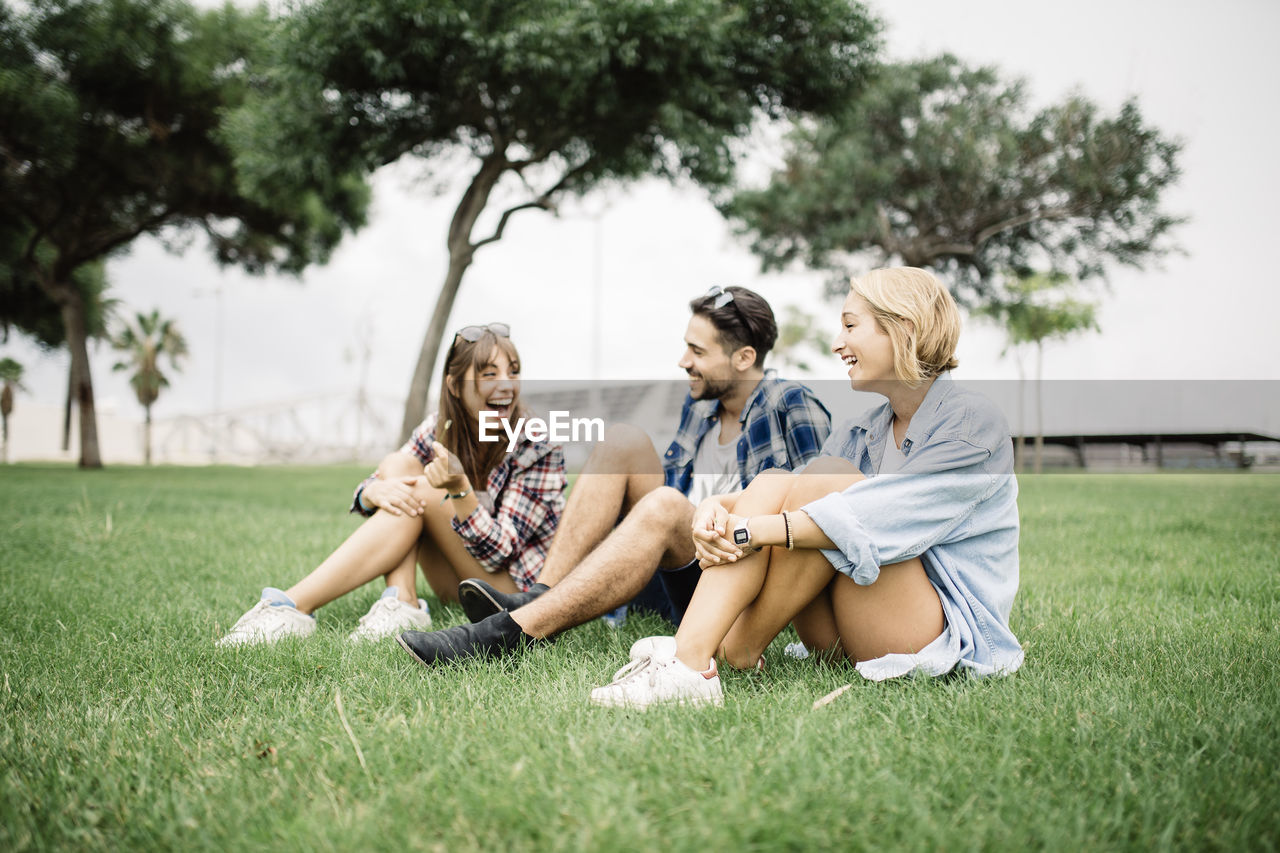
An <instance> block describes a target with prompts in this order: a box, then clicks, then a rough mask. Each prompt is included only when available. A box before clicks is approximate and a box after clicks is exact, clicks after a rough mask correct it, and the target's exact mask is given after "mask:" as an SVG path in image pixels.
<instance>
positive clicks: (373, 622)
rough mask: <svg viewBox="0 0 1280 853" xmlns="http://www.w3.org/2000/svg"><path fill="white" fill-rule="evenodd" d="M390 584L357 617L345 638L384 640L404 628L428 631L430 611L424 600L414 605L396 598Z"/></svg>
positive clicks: (429, 628)
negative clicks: (352, 628)
mask: <svg viewBox="0 0 1280 853" xmlns="http://www.w3.org/2000/svg"><path fill="white" fill-rule="evenodd" d="M396 593H397V590H396V588H395V587H394V586H389V587H387V589H386V591H385V592H383V593H382V597H381V598H379V599H378V600H377V601H375V602H374V603H373V606H372V607H370V608H369V612H368V613H366V614H365V615H363V616H361V617H360V624H359V625H358V626H357V627H356V629H355V630H354V631H352V632H351V636H350V637H349V638H348V639H350V640H351V641H352V642H360V641H364V640H369V641H372V640H384V639H386V638H387V637H395V636H398V635H399V634H400V633H402V632H404V631H430V630H431V614H430V612H428V611H427V603H426V602H425V601H423V600H422V599H421V598H419V599H418V606H417V607H414V606H413V605H412V604H409V603H408V602H406V601H401V600H400V599H399V598H397V597H396Z"/></svg>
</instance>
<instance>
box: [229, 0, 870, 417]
mask: <svg viewBox="0 0 1280 853" xmlns="http://www.w3.org/2000/svg"><path fill="white" fill-rule="evenodd" d="M284 23H285V25H286V34H287V37H286V38H285V39H284V40H283V41H282V42H281V45H280V48H281V61H280V63H279V68H280V69H281V70H280V72H279V74H278V75H277V77H276V79H275V87H274V89H273V90H272V91H271V92H270V93H269V94H267V95H265V96H264V97H262V98H261V99H259V100H257V101H256V102H255V103H253V104H252V105H251V106H250V107H249V108H246V109H245V110H244V111H242V112H241V113H240V114H239V118H238V120H237V123H236V129H237V134H238V138H239V140H240V143H239V144H240V146H241V159H240V161H239V163H240V166H241V168H242V170H243V171H244V173H245V174H246V175H247V176H249V179H250V182H251V184H252V185H253V186H255V187H256V190H257V192H258V193H259V194H260V196H262V197H269V196H271V195H273V194H275V193H277V192H281V191H285V192H294V191H296V188H297V187H300V186H301V187H307V186H312V185H317V184H318V185H326V184H327V183H329V182H330V181H331V180H332V174H333V172H334V170H335V169H336V170H338V171H343V170H348V169H351V170H362V171H364V172H366V173H367V172H372V171H373V170H375V169H377V168H379V167H381V166H383V165H385V164H388V163H391V162H394V161H396V160H398V159H400V158H401V157H405V156H411V157H419V158H423V159H424V160H431V159H432V158H435V159H434V161H433V162H435V163H436V164H442V168H449V169H456V168H457V164H458V162H459V159H460V158H459V156H453V157H448V156H445V155H447V154H450V153H453V154H454V155H459V154H461V156H463V157H466V158H467V162H468V165H467V166H466V167H465V168H466V169H467V171H468V172H469V173H470V179H469V181H468V183H467V186H466V189H465V190H464V191H463V192H462V194H461V197H460V198H459V199H458V200H457V204H456V208H455V210H454V214H453V218H452V221H451V223H450V226H449V230H448V234H447V236H446V244H447V248H448V255H449V261H448V269H447V272H446V273H445V276H444V281H443V283H442V284H441V286H440V291H439V295H438V297H437V300H436V305H435V309H434V312H433V314H432V317H431V321H430V324H429V326H428V328H427V333H426V335H425V337H424V339H423V343H422V348H421V350H420V352H419V355H418V361H417V366H416V368H415V371H414V375H413V380H412V382H411V385H410V389H409V394H408V396H407V400H406V403H405V412H404V418H403V425H402V432H403V433H404V434H405V435H407V434H408V433H409V431H410V430H411V429H412V428H413V427H414V426H415V425H416V424H417V423H418V421H420V420H421V418H422V416H423V413H424V411H425V409H426V404H427V390H428V386H429V385H430V381H431V376H432V372H433V370H434V366H435V358H436V353H437V352H438V350H439V348H440V343H441V341H442V339H443V335H444V331H445V327H446V324H447V323H448V318H449V314H450V311H451V309H452V307H453V303H454V299H455V297H456V296H457V293H458V289H459V287H460V285H461V283H462V279H463V275H464V273H465V272H466V270H467V268H468V266H469V265H470V264H471V262H472V260H473V258H474V256H475V253H476V251H477V250H478V249H480V248H481V247H482V246H485V245H488V244H490V243H493V242H495V241H497V240H500V239H501V238H502V235H503V232H504V229H505V228H506V226H507V224H508V222H509V220H510V218H511V217H512V216H513V215H514V214H516V213H518V212H520V211H523V210H531V209H542V210H555V207H556V204H557V200H558V199H561V198H563V197H565V196H567V195H570V194H580V193H583V192H585V191H586V190H588V189H590V188H591V187H593V186H596V185H598V184H600V183H601V182H605V181H611V180H625V179H629V178H634V177H637V176H640V175H644V174H656V175H661V176H665V177H669V178H673V179H674V178H677V177H682V176H687V177H689V178H692V179H693V180H694V181H697V182H699V183H701V184H703V185H705V186H708V187H712V188H715V187H723V186H725V185H726V184H727V183H728V181H729V180H730V176H731V174H732V167H733V163H734V160H735V147H734V145H733V142H734V140H736V139H740V138H742V137H744V136H745V135H746V134H747V133H748V132H749V131H750V129H751V127H752V124H753V122H754V121H755V120H756V119H757V118H758V117H759V116H761V115H766V116H770V117H780V116H782V115H784V114H786V113H788V112H790V111H796V110H799V111H827V110H829V109H831V108H833V107H834V105H835V104H837V103H839V102H842V101H844V100H845V99H847V98H849V97H850V96H851V95H852V94H854V93H856V92H857V90H858V88H859V87H860V86H861V85H862V82H863V79H864V77H865V75H866V72H867V69H868V66H869V64H870V60H871V59H872V58H873V56H874V52H875V50H876V48H877V43H876V32H877V29H878V25H877V23H876V22H875V21H874V20H873V19H872V18H871V17H870V16H869V14H868V13H867V12H866V11H865V10H864V9H863V8H862V7H861V6H860V5H859V4H857V3H856V2H853V0H722V2H711V0H668V2H663V3H653V2H650V0H536V2H534V0H437V2H433V3H431V4H423V3H421V2H420V0H317V2H315V3H313V4H310V5H306V6H302V7H300V8H299V9H298V10H297V11H296V12H295V13H294V14H293V15H292V16H291V17H290V18H288V19H287V20H286V21H285V22H284ZM498 199H502V200H503V201H502V211H501V214H500V215H498V216H497V221H496V223H494V225H493V227H492V231H489V229H488V227H487V226H486V227H484V228H483V229H482V230H481V234H483V236H480V235H478V234H477V221H478V220H479V219H480V216H481V214H482V213H484V212H485V210H486V206H487V205H489V204H490V202H491V200H492V201H497V200H498Z"/></svg>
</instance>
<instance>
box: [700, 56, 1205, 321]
mask: <svg viewBox="0 0 1280 853" xmlns="http://www.w3.org/2000/svg"><path fill="white" fill-rule="evenodd" d="M1026 113H1027V110H1026V96H1025V91H1024V86H1023V84H1022V83H1021V82H1019V81H1014V82H1005V81H1003V80H1002V79H1001V78H1000V77H999V76H998V74H997V72H996V71H995V70H994V69H991V68H979V69H970V68H966V67H965V66H963V65H962V64H961V63H960V62H959V61H957V60H956V59H954V58H953V57H950V56H943V57H941V58H938V59H934V60H930V61H924V62H915V63H908V64H903V65H889V66H885V67H883V68H882V69H881V72H880V74H879V75H878V76H877V77H876V78H875V79H874V81H872V82H871V83H870V85H868V86H867V87H866V88H865V89H864V90H863V91H862V92H861V93H859V94H858V95H857V96H856V97H854V98H853V99H852V100H851V101H850V103H849V104H848V107H847V109H845V110H843V111H841V112H840V113H839V114H838V115H837V116H835V117H834V118H831V119H827V120H821V121H806V122H802V123H800V124H798V125H797V126H796V127H795V129H794V131H793V133H792V134H791V135H790V138H789V142H788V148H787V153H786V156H785V165H784V166H783V168H782V169H780V170H779V171H777V172H776V173H775V174H774V175H773V176H772V178H771V180H770V182H769V184H768V185H767V186H766V187H764V188H763V189H744V190H742V191H740V192H738V193H736V194H735V195H734V196H733V198H732V199H730V200H729V201H728V203H726V204H725V205H723V206H722V211H723V212H724V213H725V214H726V215H727V216H728V217H730V218H731V219H732V220H733V221H735V222H736V223H737V224H738V226H739V228H740V230H741V231H742V232H743V233H744V234H746V235H747V236H748V237H749V239H750V242H751V248H752V249H753V250H754V251H755V252H756V253H757V254H758V255H759V256H760V257H761V258H762V260H763V263H764V266H765V268H766V269H770V268H774V269H776V268H782V267H785V266H786V265H788V264H790V263H791V262H793V261H803V262H804V263H806V264H808V265H809V266H812V267H815V268H819V269H831V270H835V271H839V272H840V273H842V274H847V270H848V267H849V261H850V259H851V256H854V255H858V254H859V253H865V254H870V255H871V256H872V260H873V261H875V262H876V264H877V265H878V264H887V263H895V262H900V263H903V264H906V265H909V266H918V267H931V268H933V269H934V270H935V271H937V272H938V273H940V274H941V275H942V276H943V277H944V279H946V280H947V281H948V282H949V284H950V286H951V289H952V291H953V293H954V294H955V295H956V297H957V299H958V300H959V301H960V302H961V303H962V304H965V305H969V306H977V305H981V304H983V303H984V302H985V301H986V300H988V299H989V298H992V297H993V296H994V295H995V294H994V288H995V287H996V286H997V285H998V279H999V277H1000V275H1002V274H1004V273H1006V272H1012V273H1013V274H1014V275H1019V276H1023V275H1029V274H1031V273H1032V272H1034V271H1035V270H1036V269H1049V270H1052V271H1055V272H1062V273H1066V274H1070V275H1071V276H1072V277H1073V278H1076V279H1078V280H1085V279H1090V278H1097V277H1101V276H1103V275H1104V274H1105V271H1106V268H1107V266H1108V264H1109V263H1112V262H1114V263H1119V264H1126V265H1130V266H1134V267H1142V266H1143V265H1144V264H1146V263H1147V262H1149V261H1151V260H1153V259H1156V258H1159V257H1161V256H1162V255H1164V254H1166V253H1167V252H1169V251H1171V250H1172V248H1173V247H1172V246H1171V245H1170V244H1169V243H1168V242H1167V240H1168V237H1169V232H1170V231H1171V230H1172V229H1173V227H1174V226H1175V225H1177V224H1178V223H1179V222H1181V221H1182V220H1180V219H1178V218H1176V217H1173V216H1170V215H1168V214H1167V213H1165V212H1163V211H1162V210H1161V207H1160V202H1161V197H1162V195H1163V194H1164V192H1165V190H1166V189H1168V188H1169V187H1170V186H1171V185H1172V184H1173V183H1174V181H1175V180H1176V179H1177V177H1178V174H1179V170H1178V165H1177V155H1178V152H1179V149H1180V145H1179V143H1178V142H1175V141H1170V140H1168V139H1166V138H1164V137H1163V136H1162V135H1161V134H1160V132H1159V131H1158V130H1157V129H1155V128H1152V127H1150V126H1148V125H1146V124H1145V123H1144V122H1143V119H1142V115H1141V113H1140V111H1139V109H1138V105H1137V103H1136V102H1134V101H1129V102H1127V103H1125V104H1124V105H1123V106H1122V107H1121V108H1120V111H1119V113H1118V114H1116V115H1114V116H1107V115H1104V114H1103V113H1102V111H1101V110H1100V109H1099V108H1098V107H1097V106H1095V105H1094V104H1092V103H1090V102H1089V101H1088V100H1086V99H1085V98H1083V97H1081V96H1078V95H1077V96H1073V97H1069V98H1067V99H1066V100H1064V101H1063V102H1062V103H1060V104H1057V105H1055V106H1051V107H1047V108H1045V109H1042V110H1040V111H1039V112H1037V113H1035V114H1034V115H1031V116H1030V117H1029V118H1027V117H1026ZM861 260H863V261H865V260H866V258H863V259H861Z"/></svg>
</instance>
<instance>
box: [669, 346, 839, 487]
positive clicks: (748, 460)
mask: <svg viewBox="0 0 1280 853" xmlns="http://www.w3.org/2000/svg"><path fill="white" fill-rule="evenodd" d="M719 416H720V401H719V400H695V399H693V397H692V396H689V397H685V401H684V408H683V409H681V410H680V427H679V429H677V430H676V437H675V440H674V441H672V442H671V446H670V447H668V448H667V452H666V455H665V456H663V458H662V470H663V473H664V474H665V475H666V484H667V485H668V486H671V487H672V488H674V489H679V490H680V491H681V492H683V493H684V494H686V495H687V494H689V488H690V486H691V485H692V484H693V459H694V457H695V456H697V455H698V445H700V444H701V443H702V438H703V436H705V435H706V434H707V433H708V432H710V431H711V428H712V427H714V426H715V425H716V424H717V423H718V422H719ZM738 422H739V423H741V424H742V435H740V436H739V437H738V475H739V476H740V477H741V478H742V483H741V486H742V488H744V489H745V488H746V487H747V484H748V483H750V482H751V480H752V479H753V478H755V477H756V476H757V475H758V474H759V473H760V472H761V471H764V470H766V469H768V468H785V469H787V470H790V469H792V468H798V467H799V466H801V465H803V464H804V463H806V462H808V461H809V460H810V459H813V458H815V457H817V456H818V453H819V451H820V450H821V449H822V443H823V442H824V441H826V440H827V436H828V435H829V434H830V433H831V413H830V412H828V411H827V407H826V406H824V405H822V402H821V401H820V400H818V398H817V396H816V395H815V394H814V393H813V391H812V390H810V389H809V388H807V387H806V386H804V385H801V384H800V383H799V382H791V381H789V380H786V379H779V378H778V377H777V374H775V373H774V371H772V370H770V371H767V372H766V373H765V375H764V378H763V379H761V380H760V384H758V385H757V386H756V390H755V391H754V392H753V393H752V394H751V396H750V397H749V398H747V404H746V405H745V406H743V407H742V415H741V416H740V417H739V418H738Z"/></svg>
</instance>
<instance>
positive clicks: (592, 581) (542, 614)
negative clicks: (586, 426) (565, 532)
mask: <svg viewBox="0 0 1280 853" xmlns="http://www.w3.org/2000/svg"><path fill="white" fill-rule="evenodd" d="M575 488H576V487H575ZM693 509H694V507H693V504H692V503H690V502H689V499H688V498H687V497H685V496H684V495H682V494H681V493H680V492H678V491H676V490H675V489H672V488H668V487H666V486H662V487H660V488H657V489H655V490H653V491H651V492H649V493H648V494H647V495H645V496H644V497H643V498H641V499H640V501H639V502H638V503H637V504H636V505H635V507H634V508H633V509H632V510H631V512H629V513H628V514H627V517H626V518H625V519H623V521H622V523H621V524H619V525H618V526H617V528H616V529H615V530H614V531H613V532H612V533H610V534H609V535H608V536H607V537H605V539H604V541H603V542H601V543H600V545H599V546H598V547H597V548H595V549H594V550H592V551H591V552H590V553H589V554H587V555H585V557H584V558H583V559H582V561H581V562H579V563H578V565H577V568H575V569H574V570H573V571H572V572H569V573H568V574H567V575H566V576H565V577H564V579H563V580H562V581H561V582H560V583H558V584H556V585H555V586H554V587H552V588H551V589H550V590H549V591H548V592H545V593H543V594H542V595H540V596H539V597H538V598H536V599H534V600H533V601H531V602H529V603H528V604H526V605H524V606H523V607H520V608H517V609H515V610H513V611H511V618H512V619H513V620H515V622H516V624H518V625H519V626H520V628H521V629H522V630H523V631H524V632H525V633H526V634H528V635H529V636H531V637H547V636H550V635H551V634H554V633H556V632H558V631H563V630H565V629H566V628H572V627H574V626H575V625H581V624H583V623H584V622H588V621H590V620H592V619H594V618H596V617H597V616H600V615H602V614H604V613H608V612H609V611H610V610H613V609H614V608H616V607H619V606H620V605H623V604H626V603H627V602H628V601H630V600H631V599H632V598H635V596H636V595H637V594H638V593H639V592H640V590H642V589H644V587H645V585H646V584H647V583H649V581H650V580H651V579H652V578H653V574H654V572H655V571H656V570H657V568H658V567H659V566H662V567H663V568H678V567H679V566H683V565H685V564H687V563H688V562H690V561H691V560H692V559H693V554H694V551H693V541H692V538H691V537H690V535H689V530H690V527H691V526H692V524H693ZM566 516H567V513H566Z"/></svg>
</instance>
